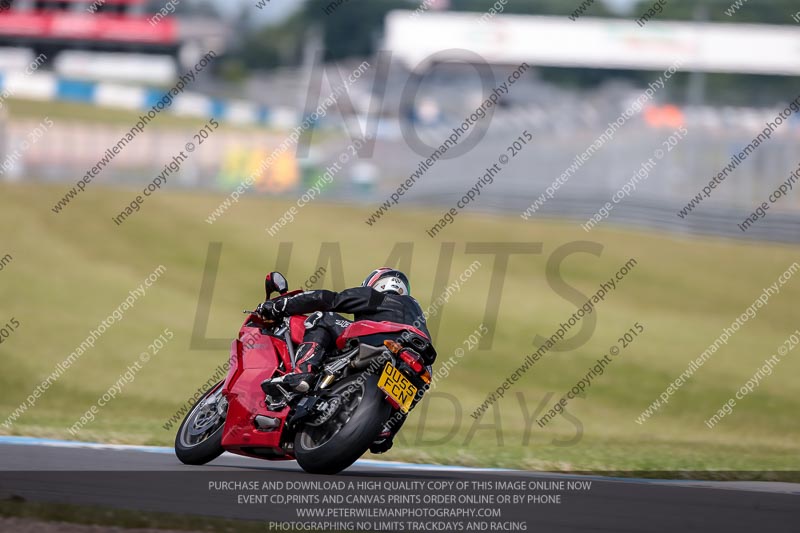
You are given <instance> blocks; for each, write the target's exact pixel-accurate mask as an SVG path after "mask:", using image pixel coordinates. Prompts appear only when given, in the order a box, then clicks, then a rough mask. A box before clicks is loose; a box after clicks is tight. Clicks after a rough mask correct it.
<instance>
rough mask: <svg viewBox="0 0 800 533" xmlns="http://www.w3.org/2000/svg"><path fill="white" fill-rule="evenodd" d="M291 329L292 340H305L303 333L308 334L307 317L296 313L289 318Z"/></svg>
mask: <svg viewBox="0 0 800 533" xmlns="http://www.w3.org/2000/svg"><path fill="white" fill-rule="evenodd" d="M289 330H290V331H291V336H292V342H293V343H295V344H300V343H301V342H303V335H305V334H306V317H305V316H303V315H295V316H293V317H291V318H290V319H289Z"/></svg>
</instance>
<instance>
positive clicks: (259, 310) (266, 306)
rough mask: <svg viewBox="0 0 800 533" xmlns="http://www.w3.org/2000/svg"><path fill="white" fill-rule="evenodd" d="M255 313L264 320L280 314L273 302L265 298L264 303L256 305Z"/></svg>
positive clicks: (276, 317)
mask: <svg viewBox="0 0 800 533" xmlns="http://www.w3.org/2000/svg"><path fill="white" fill-rule="evenodd" d="M256 314H257V315H258V316H260V317H262V318H264V319H266V320H277V319H278V318H280V316H281V314H280V313H279V312H278V310H277V309H275V302H274V301H272V300H267V301H266V302H264V303H261V304H258V307H256Z"/></svg>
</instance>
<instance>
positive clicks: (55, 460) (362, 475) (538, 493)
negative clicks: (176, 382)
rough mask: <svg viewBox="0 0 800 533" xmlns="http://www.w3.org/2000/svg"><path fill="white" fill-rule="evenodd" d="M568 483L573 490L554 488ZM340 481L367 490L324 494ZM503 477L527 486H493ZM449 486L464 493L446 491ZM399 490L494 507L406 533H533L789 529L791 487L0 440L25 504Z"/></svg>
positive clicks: (422, 522)
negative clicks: (491, 530) (473, 530)
mask: <svg viewBox="0 0 800 533" xmlns="http://www.w3.org/2000/svg"><path fill="white" fill-rule="evenodd" d="M233 481H236V482H245V481H247V482H258V483H262V482H265V481H266V482H283V483H285V484H287V485H286V486H287V487H290V486H292V485H291V484H294V486H293V488H291V489H289V490H286V491H278V490H275V489H274V487H275V486H276V485H272V490H263V491H259V490H256V491H250V490H238V489H232V488H230V487H234V485H227V486H226V485H225V483H229V482H233ZM308 481H312V482H314V483H315V484H312V485H311V487H310V488H300V487H301V485H300V484H299V483H298V482H308ZM574 481H578V482H582V483H578V484H577V485H575V486H577V488H575V486H573V488H572V489H570V488H564V487H565V486H566V485H565V484H566V483H568V482H574ZM331 482H333V485H334V488H333V489H331V488H330V486H331ZM349 482H354V483H356V484H361V485H360V486H361V487H367V486H369V487H374V488H371V489H362V490H352V488H347V489H341V488H335V487H338V486H341V487H345V486H347V484H348V483H349ZM365 482H366V483H371V484H369V485H367V484H365ZM485 482H488V484H487V483H485ZM504 482H506V483H507V482H514V486H515V487H518V488H519V487H529V488H528V489H525V488H522V489H520V490H514V489H508V488H505V489H499V490H498V489H497V487H499V486H500V485H499V484H500V483H504ZM548 483H549V487H550V488H549V489H548V488H547V484H548ZM238 486H239V485H237V487H238ZM457 486H462V487H464V486H469V489H468V490H464V491H456V490H455V487H457ZM504 486H505V487H508V486H510V485H504ZM221 487H223V488H221ZM226 487H227V488H226ZM349 487H352V485H350V486H349ZM392 487H394V488H392ZM397 487H401V488H400V489H398V488H397ZM531 488H533V489H531ZM383 489H387V490H383ZM398 492H399V493H402V494H403V495H405V496H408V495H412V494H418V495H419V496H414V497H418V498H420V500H418V501H423V499H424V500H430V501H426V502H425V503H421V504H419V505H417V506H416V507H419V508H423V507H424V508H431V509H434V508H442V509H444V508H452V509H459V508H464V509H467V508H472V509H481V508H496V509H500V511H498V512H501V516H496V517H495V518H488V519H487V518H475V517H474V515H473V517H466V518H459V519H458V520H461V522H458V521H457V520H456V519H450V518H447V517H445V516H442V515H438V516H433V517H430V516H431V515H429V517H428V518H425V519H421V518H416V519H411V520H406V521H404V523H405V524H406V525H404V526H403V528H404V529H405V530H407V531H408V530H415V529H416V530H420V531H431V530H437V531H438V530H441V529H431V528H433V527H438V526H437V524H439V525H442V524H444V525H445V526H446V525H448V524H449V526H451V527H453V529H452V530H459V529H456V528H455V525H454V524H457V523H461V524H462V525H461V526H459V527H463V526H464V524H469V523H477V522H474V521H473V518H474V520H483V521H486V522H487V523H489V524H490V525H491V524H497V528H498V529H500V528H505V530H509V528H517V530H526V531H543V532H551V531H552V532H566V531H586V532H589V531H592V532H597V531H608V532H628V531H630V532H633V531H637V532H638V531H645V532H648V531H653V532H656V531H658V532H663V531H680V532H683V531H698V532H700V531H703V532H708V531H721V532H722V531H725V532H738V531H742V532H755V531H769V532H784V531H785V532H797V531H800V484H793V483H772V482H712V481H690V480H654V479H629V478H617V477H607V476H599V475H597V476H595V475H592V476H585V475H572V474H555V473H545V472H526V471H515V470H502V469H481V468H466V467H452V466H441V465H423V464H410V463H393V462H388V461H370V460H361V461H358V462H357V463H356V464H355V465H353V466H352V467H351V468H349V469H347V470H346V471H344V472H342V473H340V474H338V475H336V476H318V475H310V474H307V473H305V472H303V471H302V470H301V469H300V468H299V466H298V465H297V464H296V463H295V462H294V461H282V462H268V461H262V460H258V459H250V458H246V457H239V456H234V455H231V454H224V455H223V456H222V457H220V458H219V459H217V460H215V461H213V462H211V463H209V464H208V465H205V466H186V465H183V464H181V463H180V462H179V461H178V460H177V458H176V457H175V456H174V454H173V453H172V450H171V449H170V448H163V447H144V446H121V445H105V444H97V443H79V442H72V441H56V440H48V439H34V438H27V437H0V498H8V497H10V496H12V495H14V496H20V497H23V498H25V499H27V500H33V501H43V502H58V503H69V504H75V505H98V506H111V507H117V508H126V509H137V510H142V511H158V512H169V513H177V514H194V515H207V516H218V517H225V518H237V519H248V520H259V521H264V522H267V523H268V522H281V523H293V524H298V523H303V522H308V521H310V520H313V521H314V522H320V521H321V520H322V519H321V518H314V519H312V518H300V517H298V511H297V509H298V508H309V507H313V508H326V507H331V508H339V509H341V508H353V507H370V506H366V505H363V506H358V505H355V506H354V505H347V504H342V505H334V506H331V505H320V504H316V505H313V504H312V505H309V504H308V502H307V501H306V502H300V501H299V499H298V500H297V501H295V502H286V503H285V504H282V505H279V504H276V503H270V501H268V500H269V499H270V498H271V497H277V496H275V495H277V494H286V495H306V496H307V497H309V498H310V497H311V496H310V495H313V494H317V495H318V496H314V498H321V497H322V495H324V494H329V495H330V494H335V493H341V494H344V495H348V496H347V497H351V496H350V495H352V494H355V493H359V494H373V495H377V494H381V493H383V494H385V495H386V497H390V495H391V494H393V493H398ZM456 494H459V497H461V496H460V495H462V494H465V495H467V494H469V495H472V497H475V496H476V495H480V494H493V498H495V500H494V503H495V504H497V505H481V504H475V502H470V503H472V505H468V504H465V505H461V504H460V503H463V502H460V503H458V504H457V503H456V501H455V495H456ZM502 494H516V495H517V496H518V497H519V499H520V500H523V501H521V502H515V503H514V504H511V502H507V503H508V504H504V505H499V504H498V503H502V500H501V495H502ZM555 496H558V498H556V497H555ZM374 497H377V496H374ZM316 501H318V502H319V500H316ZM383 501H384V502H385V501H386V500H383ZM395 503H397V502H395ZM484 503H485V502H484ZM371 507H381V508H386V507H396V506H393V505H372V506H371ZM401 507H402V506H401ZM331 513H332V514H331V515H330V516H329V517H328V518H325V520H326V521H330V522H331V523H332V522H333V521H339V523H341V522H342V521H350V522H351V523H353V521H354V520H358V519H357V518H353V517H352V515H350V517H349V518H347V517H344V518H343V517H342V515H337V514H336V512H334V511H331ZM386 520H388V519H386ZM412 522H413V523H412ZM398 523H399V522H398ZM398 527H399V526H398ZM523 527H524V528H525V529H522V528H523ZM294 530H300V529H297V528H296V529H294ZM460 530H464V531H467V530H469V529H460Z"/></svg>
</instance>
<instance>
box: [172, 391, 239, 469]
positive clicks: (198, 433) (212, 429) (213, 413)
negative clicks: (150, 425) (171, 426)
mask: <svg viewBox="0 0 800 533" xmlns="http://www.w3.org/2000/svg"><path fill="white" fill-rule="evenodd" d="M223 383H224V382H223V381H220V382H219V383H217V384H216V385H214V386H213V387H211V388H210V389H209V390H208V391H207V392H206V393H205V394H203V396H201V397H200V399H199V400H197V402H196V403H195V404H194V405H193V406H192V409H191V410H190V411H189V414H188V415H186V418H184V419H183V422H182V423H181V427H180V428H178V434H177V435H175V455H176V456H177V457H178V459H180V461H181V462H182V463H183V464H187V465H204V464H206V463H208V462H210V461H213V460H214V459H216V458H217V457H219V456H220V455H222V452H224V451H225V450H224V449H223V448H222V430H223V428H224V427H225V415H226V414H227V402H225V399H224V397H223V396H222V384H223Z"/></svg>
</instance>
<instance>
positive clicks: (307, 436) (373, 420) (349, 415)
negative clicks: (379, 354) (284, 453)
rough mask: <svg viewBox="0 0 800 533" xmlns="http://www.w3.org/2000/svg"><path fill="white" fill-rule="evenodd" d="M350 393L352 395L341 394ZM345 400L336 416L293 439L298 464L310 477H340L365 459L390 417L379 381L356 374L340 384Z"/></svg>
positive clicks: (301, 431) (369, 376) (306, 428)
mask: <svg viewBox="0 0 800 533" xmlns="http://www.w3.org/2000/svg"><path fill="white" fill-rule="evenodd" d="M348 389H350V390H351V391H352V393H351V394H349V395H345V394H342V393H343V392H344V391H346V390H348ZM331 392H332V393H333V394H337V393H339V395H340V396H342V397H344V399H343V400H342V405H341V406H340V408H339V409H338V410H337V412H336V414H335V415H334V416H332V417H331V418H330V420H328V421H327V422H325V423H324V424H323V425H321V426H318V427H310V426H305V427H303V428H302V429H301V430H300V431H298V433H297V435H296V436H295V439H294V455H295V458H296V459H297V463H298V464H299V465H300V467H302V469H303V470H305V471H306V472H308V473H311V474H338V473H339V472H341V471H342V470H344V469H345V468H347V467H349V466H350V465H352V464H353V463H355V462H356V460H357V459H358V458H359V457H361V456H362V455H364V453H365V452H366V451H367V450H368V449H369V447H370V445H371V444H372V443H373V441H374V440H375V438H376V437H377V436H378V434H379V433H380V431H381V430H382V429H383V424H384V423H385V422H386V420H388V418H389V416H391V412H392V407H391V405H389V404H388V403H387V402H386V401H385V398H384V394H383V392H381V391H380V389H378V377H377V376H375V375H367V374H357V375H355V376H351V377H348V378H346V379H343V380H342V381H340V382H339V383H337V384H336V385H335V386H334V387H333V388H332V389H331Z"/></svg>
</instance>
